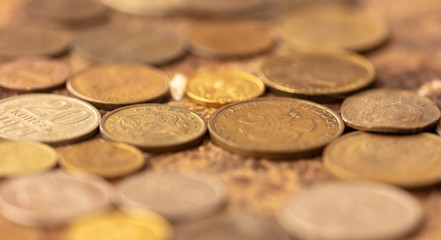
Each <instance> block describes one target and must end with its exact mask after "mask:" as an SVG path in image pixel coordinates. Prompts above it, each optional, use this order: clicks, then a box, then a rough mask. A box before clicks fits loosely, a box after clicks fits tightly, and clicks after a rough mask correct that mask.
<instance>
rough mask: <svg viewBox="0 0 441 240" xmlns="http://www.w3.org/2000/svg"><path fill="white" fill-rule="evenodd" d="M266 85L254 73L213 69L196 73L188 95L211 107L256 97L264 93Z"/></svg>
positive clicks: (188, 89)
mask: <svg viewBox="0 0 441 240" xmlns="http://www.w3.org/2000/svg"><path fill="white" fill-rule="evenodd" d="M264 91H265V86H264V85H263V83H262V81H261V80H260V79H259V78H257V77H256V76H254V75H253V74H250V73H247V72H243V71H233V70H224V71H213V72H207V73H203V74H199V75H196V76H195V77H193V78H191V79H190V81H189V83H188V86H187V92H186V93H187V96H189V97H190V98H191V99H192V100H194V101H196V102H198V103H202V104H204V105H207V106H211V107H220V106H223V105H225V104H228V103H231V102H237V101H241V100H246V99H250V98H255V97H258V96H260V95H262V94H263V92H264Z"/></svg>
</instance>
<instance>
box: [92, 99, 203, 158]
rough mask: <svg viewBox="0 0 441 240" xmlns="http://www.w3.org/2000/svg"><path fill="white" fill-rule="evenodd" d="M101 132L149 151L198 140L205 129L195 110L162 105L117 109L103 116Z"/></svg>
mask: <svg viewBox="0 0 441 240" xmlns="http://www.w3.org/2000/svg"><path fill="white" fill-rule="evenodd" d="M100 131H101V135H102V136H103V137H104V138H106V139H109V140H112V141H117V142H124V143H128V144H131V145H134V146H136V147H139V148H141V149H144V150H146V151H150V152H164V151H175V150H180V149H183V148H188V147H191V146H194V145H196V144H198V143H200V142H201V141H202V140H203V138H204V136H205V132H206V131H207V125H206V123H205V121H204V120H203V119H202V118H201V117H200V116H199V115H198V114H196V113H194V112H192V111H190V110H188V109H186V108H181V107H177V106H170V105H165V104H138V105H131V106H127V107H122V108H118V109H116V110H114V111H112V112H110V113H108V114H106V115H105V116H104V117H103V120H102V121H101V124H100Z"/></svg>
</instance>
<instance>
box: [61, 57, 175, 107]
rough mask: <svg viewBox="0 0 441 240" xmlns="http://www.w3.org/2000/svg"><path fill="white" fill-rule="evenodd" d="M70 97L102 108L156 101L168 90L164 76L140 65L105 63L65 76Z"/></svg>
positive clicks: (157, 71) (162, 73) (155, 70)
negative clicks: (71, 75) (72, 96)
mask: <svg viewBox="0 0 441 240" xmlns="http://www.w3.org/2000/svg"><path fill="white" fill-rule="evenodd" d="M67 90H68V91H69V92H70V93H71V94H72V95H74V96H76V97H78V98H81V99H83V100H86V101H88V102H90V103H92V104H93V105H95V106H97V107H99V108H104V109H115V108H117V107H121V106H124V105H129V104H134V103H142V102H150V101H156V100H158V99H160V98H162V97H164V96H165V95H166V94H167V93H168V77H167V75H166V74H165V73H164V72H162V71H160V70H159V69H154V68H149V67H146V66H142V65H129V64H109V65H102V66H98V67H93V68H90V69H88V70H86V71H84V72H82V73H79V74H78V75H77V76H75V77H73V78H71V79H69V81H68V82H67Z"/></svg>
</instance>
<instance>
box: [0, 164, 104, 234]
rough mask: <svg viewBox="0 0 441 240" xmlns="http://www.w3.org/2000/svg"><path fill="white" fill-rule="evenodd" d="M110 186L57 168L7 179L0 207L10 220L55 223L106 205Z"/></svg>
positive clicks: (30, 222) (97, 209)
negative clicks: (52, 170) (65, 172)
mask: <svg viewBox="0 0 441 240" xmlns="http://www.w3.org/2000/svg"><path fill="white" fill-rule="evenodd" d="M112 200H113V188H112V186H111V185H110V184H109V183H107V182H105V181H102V180H100V179H97V178H91V177H88V178H86V177H75V176H71V175H67V174H64V173H62V172H59V171H55V172H50V173H45V174H39V175H32V176H28V177H22V178H16V179H13V180H9V181H7V182H5V183H4V184H3V185H2V188H1V189H0V204H1V206H2V208H1V209H0V211H1V213H2V214H3V216H4V217H5V218H7V219H9V220H11V221H13V222H16V223H19V224H23V225H27V226H33V227H56V226H60V225H63V224H65V223H67V222H69V221H70V220H72V219H73V218H75V217H78V216H80V215H84V214H89V213H92V212H96V211H101V210H105V209H107V208H109V207H110V206H111V204H112Z"/></svg>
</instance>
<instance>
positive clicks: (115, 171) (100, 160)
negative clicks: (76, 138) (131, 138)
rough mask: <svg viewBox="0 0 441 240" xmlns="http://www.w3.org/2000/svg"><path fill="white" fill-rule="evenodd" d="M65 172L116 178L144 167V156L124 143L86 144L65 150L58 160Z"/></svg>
mask: <svg viewBox="0 0 441 240" xmlns="http://www.w3.org/2000/svg"><path fill="white" fill-rule="evenodd" d="M60 164H61V166H62V167H63V168H64V169H66V170H67V171H72V172H83V173H90V174H95V175H98V176H101V177H105V178H117V177H122V176H124V175H127V174H129V173H132V172H134V171H136V170H139V169H140V168H141V167H143V166H144V156H143V154H142V152H141V151H139V150H138V149H136V148H135V147H132V146H129V145H127V144H124V143H112V142H97V141H94V142H87V143H80V144H77V145H74V146H71V147H69V148H68V149H66V151H65V153H64V154H63V157H62V158H61V159H60Z"/></svg>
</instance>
